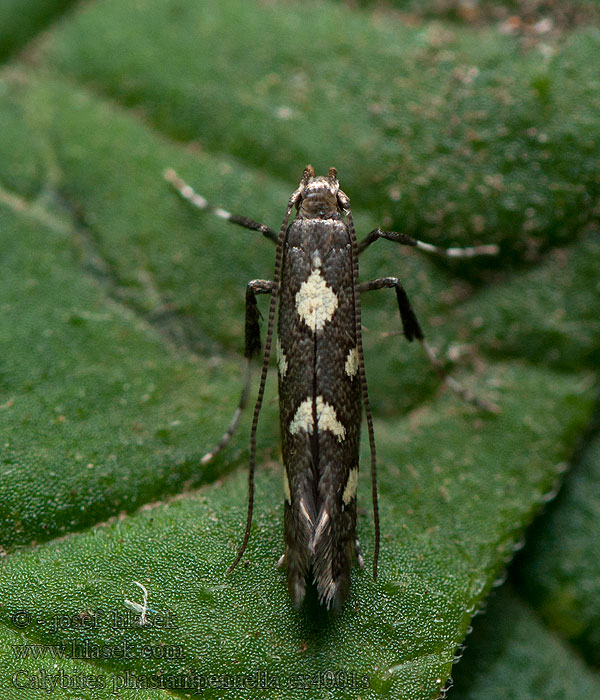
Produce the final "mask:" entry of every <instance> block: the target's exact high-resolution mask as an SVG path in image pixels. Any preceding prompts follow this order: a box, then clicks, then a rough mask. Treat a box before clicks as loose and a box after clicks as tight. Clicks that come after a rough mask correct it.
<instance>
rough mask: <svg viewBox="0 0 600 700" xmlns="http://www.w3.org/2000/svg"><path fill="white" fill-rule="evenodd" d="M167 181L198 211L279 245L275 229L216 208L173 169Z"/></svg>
mask: <svg viewBox="0 0 600 700" xmlns="http://www.w3.org/2000/svg"><path fill="white" fill-rule="evenodd" d="M163 177H164V178H165V180H166V181H167V182H168V183H169V184H170V185H172V186H173V187H174V189H175V190H176V191H177V192H178V193H179V195H180V196H181V197H183V199H185V200H186V201H188V202H189V203H190V204H191V205H192V206H194V207H196V208H197V209H204V210H205V211H209V212H210V213H211V214H214V215H215V216H218V217H219V218H220V219H225V220H226V221H231V223H232V224H237V225H238V226H241V227H242V228H247V229H250V230H251V231H260V232H261V233H262V235H263V236H265V238H268V239H269V240H271V241H273V243H277V235H278V234H277V232H276V231H273V229H271V228H269V227H268V226H265V224H261V223H259V222H258V221H254V220H253V219H248V218H247V217H245V216H239V214H231V213H230V212H228V211H225V209H221V208H220V207H215V206H213V205H212V204H209V202H208V201H207V200H206V199H205V198H204V197H203V196H202V195H201V194H198V193H197V192H196V191H195V190H194V188H193V187H191V186H190V185H188V184H187V182H185V181H184V180H182V179H181V178H180V177H179V175H178V174H177V173H176V172H175V171H174V170H173V168H167V170H165V172H164V173H163Z"/></svg>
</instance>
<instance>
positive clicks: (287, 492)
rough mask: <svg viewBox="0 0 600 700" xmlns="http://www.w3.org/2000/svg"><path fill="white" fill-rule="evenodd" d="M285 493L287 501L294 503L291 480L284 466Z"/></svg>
mask: <svg viewBox="0 0 600 700" xmlns="http://www.w3.org/2000/svg"><path fill="white" fill-rule="evenodd" d="M283 493H284V494H285V499H286V501H287V502H288V503H289V504H290V505H292V494H291V492H290V480H289V479H288V475H287V471H286V469H285V467H284V468H283Z"/></svg>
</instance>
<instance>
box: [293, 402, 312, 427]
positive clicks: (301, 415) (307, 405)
mask: <svg viewBox="0 0 600 700" xmlns="http://www.w3.org/2000/svg"><path fill="white" fill-rule="evenodd" d="M301 430H304V431H306V432H307V433H312V430H313V414H312V399H304V401H303V402H302V403H301V404H300V405H299V406H298V408H297V409H296V413H295V414H294V417H293V418H292V420H291V422H290V433H291V434H292V435H294V434H295V433H299V432H300V431H301Z"/></svg>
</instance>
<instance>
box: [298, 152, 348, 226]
mask: <svg viewBox="0 0 600 700" xmlns="http://www.w3.org/2000/svg"><path fill="white" fill-rule="evenodd" d="M300 185H301V192H300V197H299V199H298V202H297V204H296V206H297V208H298V216H299V217H300V218H304V219H339V218H340V208H339V206H338V192H339V191H340V183H339V182H338V179H337V170H336V169H335V168H329V173H328V174H327V175H326V176H324V175H317V176H316V175H315V171H314V169H313V167H312V165H307V166H306V168H304V174H303V175H302V181H301V183H300Z"/></svg>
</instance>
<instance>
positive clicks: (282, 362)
mask: <svg viewBox="0 0 600 700" xmlns="http://www.w3.org/2000/svg"><path fill="white" fill-rule="evenodd" d="M287 368H288V361H287V357H286V356H285V353H284V352H283V350H282V349H281V341H280V340H279V338H277V369H278V371H279V376H280V377H285V375H286V373H287Z"/></svg>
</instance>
